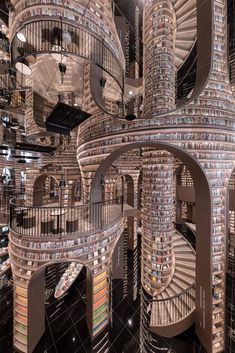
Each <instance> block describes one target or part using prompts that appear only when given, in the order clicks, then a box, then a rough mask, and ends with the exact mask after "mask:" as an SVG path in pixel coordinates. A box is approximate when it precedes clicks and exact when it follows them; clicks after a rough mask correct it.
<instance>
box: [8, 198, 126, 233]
mask: <svg viewBox="0 0 235 353" xmlns="http://www.w3.org/2000/svg"><path fill="white" fill-rule="evenodd" d="M122 211H123V202H122V198H116V199H113V200H108V201H104V202H100V203H94V204H85V205H79V206H66V207H59V206H58V207H55V206H51V207H48V206H45V207H44V206H41V207H40V206H38V207H37V206H31V205H27V203H26V202H25V200H23V199H12V200H11V202H10V228H11V229H12V230H13V231H14V232H16V233H17V234H19V235H22V236H26V237H27V236H28V237H38V238H58V239H59V238H61V237H63V238H64V237H73V236H76V237H77V236H78V235H79V234H85V233H87V232H92V231H95V230H102V229H104V228H106V227H107V226H108V225H110V224H112V223H113V222H115V221H116V220H118V219H119V218H120V217H121V215H122Z"/></svg>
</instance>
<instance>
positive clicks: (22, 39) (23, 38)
mask: <svg viewBox="0 0 235 353" xmlns="http://www.w3.org/2000/svg"><path fill="white" fill-rule="evenodd" d="M16 37H17V39H19V41H20V42H21V43H25V42H26V41H27V38H26V36H25V34H24V31H23V29H21V30H20V31H19V32H17V33H16Z"/></svg>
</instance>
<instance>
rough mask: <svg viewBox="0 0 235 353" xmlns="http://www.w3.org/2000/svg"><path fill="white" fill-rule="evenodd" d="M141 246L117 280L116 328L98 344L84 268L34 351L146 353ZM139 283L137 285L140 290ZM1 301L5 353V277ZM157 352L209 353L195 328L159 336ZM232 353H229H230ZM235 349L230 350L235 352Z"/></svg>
mask: <svg viewBox="0 0 235 353" xmlns="http://www.w3.org/2000/svg"><path fill="white" fill-rule="evenodd" d="M139 259H140V248H139V249H138V252H137V253H133V252H131V251H128V266H127V268H126V270H127V272H126V274H127V281H126V280H124V281H123V280H113V281H112V308H113V311H112V314H111V324H110V327H109V328H107V330H106V331H104V333H102V335H100V336H99V337H98V338H97V339H96V340H95V341H93V342H92V341H91V339H90V337H89V334H88V329H87V325H86V274H85V271H84V270H83V271H82V272H81V274H80V275H79V277H78V279H77V280H76V281H75V283H74V284H73V286H72V287H71V289H70V290H69V292H68V294H67V295H65V296H64V297H63V298H62V299H60V300H56V299H54V297H53V295H51V296H50V298H49V299H47V304H46V331H45V334H44V335H43V337H42V339H41V340H40V342H39V343H38V345H37V347H36V348H35V350H34V353H98V352H99V353H106V352H107V353H145V352H141V350H140V344H139V342H140V332H141V329H142V327H141V319H140V315H141V310H140V268H139V266H137V265H138V264H139V262H140V260H139ZM136 285H137V287H136ZM1 287H2V289H1V297H0V352H1V353H13V352H14V350H13V349H12V285H11V283H10V282H9V281H8V279H7V276H5V279H4V281H2V282H1ZM135 288H137V291H136V289H135ZM155 339H156V340H157V341H159V347H161V349H156V353H162V352H166V353H170V352H171V353H172V352H173V353H206V352H205V350H204V349H203V347H202V346H201V345H200V343H199V342H198V340H197V338H196V337H195V335H194V329H193V327H192V328H191V329H189V330H187V331H186V332H185V333H184V334H182V335H179V336H177V337H174V338H172V339H167V340H166V339H163V338H160V337H157V336H155ZM227 352H229V353H230V351H226V353H227ZM233 352H234V351H233V350H231V353H233Z"/></svg>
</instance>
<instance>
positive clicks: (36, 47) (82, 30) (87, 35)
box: [11, 17, 124, 90]
mask: <svg viewBox="0 0 235 353" xmlns="http://www.w3.org/2000/svg"><path fill="white" fill-rule="evenodd" d="M60 25H61V26H62V29H63V31H68V32H70V33H74V38H75V42H73V43H72V44H71V45H70V46H69V47H68V48H67V49H66V53H67V54H72V55H77V56H80V57H82V58H85V59H87V60H89V61H91V62H93V63H94V64H96V65H98V66H99V67H101V68H102V69H103V70H104V71H106V72H107V73H108V74H109V75H110V76H111V77H112V78H113V79H114V80H115V81H116V82H117V84H118V85H119V87H120V88H121V90H123V75H124V73H123V72H124V71H123V67H122V63H121V62H120V59H119V57H118V56H117V54H116V52H115V46H113V47H111V45H113V42H111V43H110V44H108V43H107V42H106V41H105V40H102V38H100V37H99V36H98V35H97V34H96V33H95V32H93V31H92V30H90V29H89V28H87V27H85V26H83V25H82V24H79V25H77V26H75V24H74V23H73V21H69V20H65V19H64V20H63V23H62V24H61V21H60V19H59V18H56V17H53V18H51V19H48V18H47V17H45V19H34V18H30V21H29V22H26V21H24V30H25V32H26V36H27V38H28V43H21V42H20V41H19V40H18V39H17V37H16V34H14V36H13V38H12V40H11V56H12V60H13V62H14V63H16V62H17V61H19V60H20V59H22V58H25V57H27V56H28V55H32V54H38V53H53V52H54V53H58V50H57V49H53V45H52V42H50V40H49V39H51V40H52V38H49V39H44V38H43V37H42V36H41V35H40V36H39V35H37V33H38V32H39V31H40V33H41V32H42V31H43V30H45V29H46V30H47V31H48V32H50V31H51V32H52V31H53V28H54V27H58V26H60ZM78 38H80V41H79V42H78ZM81 38H83V40H82V41H81ZM78 44H79V45H78ZM19 48H20V49H22V50H23V54H21V55H20V56H19V50H20V49H19Z"/></svg>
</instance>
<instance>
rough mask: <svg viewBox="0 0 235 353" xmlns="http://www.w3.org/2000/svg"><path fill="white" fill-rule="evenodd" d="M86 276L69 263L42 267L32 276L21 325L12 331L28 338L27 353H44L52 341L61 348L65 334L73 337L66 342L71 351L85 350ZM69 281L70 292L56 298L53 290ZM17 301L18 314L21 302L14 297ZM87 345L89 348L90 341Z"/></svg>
mask: <svg viewBox="0 0 235 353" xmlns="http://www.w3.org/2000/svg"><path fill="white" fill-rule="evenodd" d="M78 265H80V267H79V271H77V266H78ZM89 276H90V270H89V268H88V267H87V266H85V265H83V264H82V262H80V261H78V262H77V261H72V260H71V261H69V260H68V261H67V260H66V261H64V262H59V261H58V262H55V263H48V264H45V265H43V266H42V267H40V268H39V269H38V270H37V271H35V272H34V273H33V274H32V276H31V278H30V280H29V283H28V290H27V292H25V293H27V298H28V299H27V308H28V309H27V311H25V310H24V312H23V311H21V315H20V319H21V325H18V324H15V328H16V329H17V328H19V330H20V333H21V338H22V337H23V336H22V335H25V337H27V342H28V351H29V352H32V351H34V350H36V351H40V352H41V351H43V352H44V350H47V349H48V348H49V347H50V345H53V344H54V343H55V341H56V342H57V343H56V344H57V345H59V344H64V337H63V335H64V333H65V332H67V331H68V332H69V334H68V336H70V335H71V338H72V337H75V339H73V340H66V345H69V344H71V346H72V347H71V351H73V350H72V349H74V345H75V344H76V345H81V346H82V347H83V348H84V346H83V342H82V341H81V335H84V336H85V337H86V338H89V315H90V311H91V310H92V306H90V303H89V299H88V298H89V295H88V294H89V290H90V288H89V283H88V281H89ZM68 280H69V281H70V282H71V290H70V287H69V288H67V290H65V291H64V294H63V295H61V296H60V297H59V298H55V295H54V294H55V288H56V286H58V285H60V286H61V289H62V288H64V287H67V282H68ZM59 281H63V284H62V283H60V284H59ZM64 289H65V288H64ZM16 297H17V301H16V302H15V306H17V308H19V310H20V308H22V305H20V300H22V298H21V296H19V295H17V294H16ZM17 308H16V315H18V314H17ZM24 313H25V314H24ZM24 317H25V318H24ZM23 320H25V324H23V323H24V321H23ZM55 323H56V324H55ZM75 323H76V330H74V327H75ZM23 330H25V332H24V331H23ZM48 331H49V332H48ZM81 332H82V333H81ZM62 337H63V338H62ZM86 344H87V345H92V341H91V339H90V338H89V340H87V341H86Z"/></svg>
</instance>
